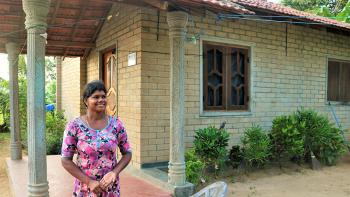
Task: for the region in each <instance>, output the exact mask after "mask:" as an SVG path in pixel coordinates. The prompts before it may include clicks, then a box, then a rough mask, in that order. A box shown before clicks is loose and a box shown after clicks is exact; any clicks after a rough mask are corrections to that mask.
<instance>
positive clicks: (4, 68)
mask: <svg viewBox="0 0 350 197" xmlns="http://www.w3.org/2000/svg"><path fill="white" fill-rule="evenodd" d="M268 1H270V2H275V3H279V2H280V1H281V0H268ZM0 77H1V78H3V79H6V80H8V79H9V65H8V60H7V54H4V53H0Z"/></svg>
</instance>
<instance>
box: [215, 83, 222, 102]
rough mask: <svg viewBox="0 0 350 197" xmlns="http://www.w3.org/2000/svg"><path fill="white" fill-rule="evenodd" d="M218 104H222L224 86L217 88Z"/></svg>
mask: <svg viewBox="0 0 350 197" xmlns="http://www.w3.org/2000/svg"><path fill="white" fill-rule="evenodd" d="M215 96H216V103H215V105H216V106H222V87H220V88H218V89H216V95H215Z"/></svg>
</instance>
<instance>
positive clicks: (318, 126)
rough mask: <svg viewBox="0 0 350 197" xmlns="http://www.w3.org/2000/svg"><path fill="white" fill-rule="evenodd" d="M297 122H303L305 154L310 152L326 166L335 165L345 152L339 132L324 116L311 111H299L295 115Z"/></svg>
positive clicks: (343, 142) (345, 148)
mask: <svg viewBox="0 0 350 197" xmlns="http://www.w3.org/2000/svg"><path fill="white" fill-rule="evenodd" d="M295 116H296V119H298V121H299V122H305V129H304V133H303V135H304V136H305V152H306V153H307V155H309V152H310V150H312V151H313V153H314V154H315V156H316V157H317V158H318V159H319V160H320V161H321V162H322V163H323V164H326V165H334V164H336V162H337V160H338V159H339V157H341V156H342V155H343V154H344V153H345V152H346V150H347V147H346V145H345V141H344V138H343V136H342V133H341V130H340V129H339V128H336V127H335V125H334V124H332V123H330V121H329V120H328V118H327V117H326V116H323V115H320V114H318V113H317V112H316V111H314V110H311V109H307V110H305V109H301V110H298V111H297V112H296V113H295Z"/></svg>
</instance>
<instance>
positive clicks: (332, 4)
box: [282, 0, 350, 23]
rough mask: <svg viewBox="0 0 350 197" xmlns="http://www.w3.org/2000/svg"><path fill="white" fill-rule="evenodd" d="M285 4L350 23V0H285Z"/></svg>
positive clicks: (283, 2)
mask: <svg viewBox="0 0 350 197" xmlns="http://www.w3.org/2000/svg"><path fill="white" fill-rule="evenodd" d="M282 4H283V5H286V6H289V7H292V8H295V9H297V10H301V11H306V12H311V13H313V14H316V15H319V16H324V17H329V18H332V19H336V20H338V21H342V22H347V23H350V0H349V1H348V2H347V0H283V1H282Z"/></svg>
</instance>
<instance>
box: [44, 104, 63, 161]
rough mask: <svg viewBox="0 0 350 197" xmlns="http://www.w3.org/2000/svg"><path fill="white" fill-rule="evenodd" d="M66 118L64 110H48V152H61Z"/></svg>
mask: <svg viewBox="0 0 350 197" xmlns="http://www.w3.org/2000/svg"><path fill="white" fill-rule="evenodd" d="M65 125H66V119H65V118H64V115H63V113H62V112H60V111H57V112H46V152H47V154H48V155H54V154H60V153H61V146H62V137H63V131H64V128H65Z"/></svg>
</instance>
